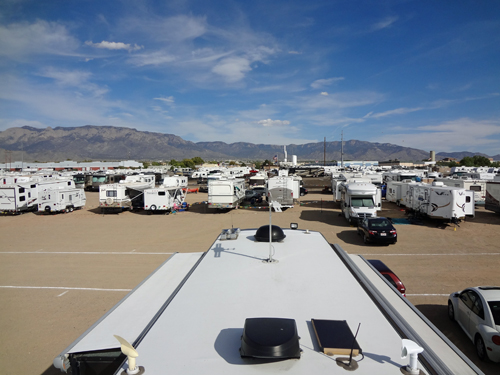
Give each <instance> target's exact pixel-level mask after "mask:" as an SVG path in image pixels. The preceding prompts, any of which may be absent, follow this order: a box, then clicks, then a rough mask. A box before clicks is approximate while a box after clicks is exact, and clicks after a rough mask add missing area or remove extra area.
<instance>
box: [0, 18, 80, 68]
mask: <svg viewBox="0 0 500 375" xmlns="http://www.w3.org/2000/svg"><path fill="white" fill-rule="evenodd" d="M79 44H80V43H79V42H78V41H77V40H76V39H75V38H73V37H72V36H71V35H70V34H69V32H68V30H67V29H66V27H65V26H64V25H61V24H59V23H57V22H46V21H41V20H38V21H36V22H35V23H31V24H30V23H26V22H23V23H13V24H10V25H7V26H0V56H7V57H9V58H11V59H22V58H25V57H27V56H30V55H36V54H55V55H67V54H70V53H73V51H74V50H75V49H76V48H78V46H79Z"/></svg>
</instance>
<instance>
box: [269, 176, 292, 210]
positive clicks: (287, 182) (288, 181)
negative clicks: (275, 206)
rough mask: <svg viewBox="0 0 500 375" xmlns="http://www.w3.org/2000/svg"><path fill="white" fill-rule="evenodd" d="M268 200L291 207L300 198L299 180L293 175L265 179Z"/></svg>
mask: <svg viewBox="0 0 500 375" xmlns="http://www.w3.org/2000/svg"><path fill="white" fill-rule="evenodd" d="M267 192H268V201H270V202H278V203H279V205H280V206H281V207H293V205H294V204H295V203H296V202H297V200H298V199H299V198H300V180H299V179H298V178H297V177H294V176H275V177H271V178H270V179H269V180H267Z"/></svg>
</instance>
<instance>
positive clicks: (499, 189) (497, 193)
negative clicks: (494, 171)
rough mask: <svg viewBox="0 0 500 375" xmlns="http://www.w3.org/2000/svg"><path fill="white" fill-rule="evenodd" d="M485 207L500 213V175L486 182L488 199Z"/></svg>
mask: <svg viewBox="0 0 500 375" xmlns="http://www.w3.org/2000/svg"><path fill="white" fill-rule="evenodd" d="M484 208H486V209H487V210H490V211H495V212H496V213H500V176H495V179H494V180H493V181H490V182H488V183H487V184H486V200H485V205H484Z"/></svg>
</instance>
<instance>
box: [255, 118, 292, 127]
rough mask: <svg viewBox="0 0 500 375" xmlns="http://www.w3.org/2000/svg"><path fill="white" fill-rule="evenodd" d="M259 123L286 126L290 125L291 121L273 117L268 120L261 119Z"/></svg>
mask: <svg viewBox="0 0 500 375" xmlns="http://www.w3.org/2000/svg"><path fill="white" fill-rule="evenodd" d="M257 123H258V124H259V125H262V126H285V125H290V121H287V120H284V121H282V120H271V119H267V120H260V121H258V122H257Z"/></svg>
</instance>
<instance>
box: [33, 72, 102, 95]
mask: <svg viewBox="0 0 500 375" xmlns="http://www.w3.org/2000/svg"><path fill="white" fill-rule="evenodd" d="M38 75H39V76H42V77H46V78H52V79H54V80H55V81H56V83H57V84H58V85H59V86H63V87H75V88H77V89H78V90H84V91H88V92H91V93H92V94H93V95H94V96H102V95H104V94H106V93H107V92H108V91H109V90H108V88H107V87H103V86H99V85H96V84H94V83H91V82H89V79H90V78H91V76H92V73H90V72H84V71H81V70H61V69H56V68H53V67H48V68H45V69H42V70H41V71H40V72H39V73H38Z"/></svg>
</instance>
